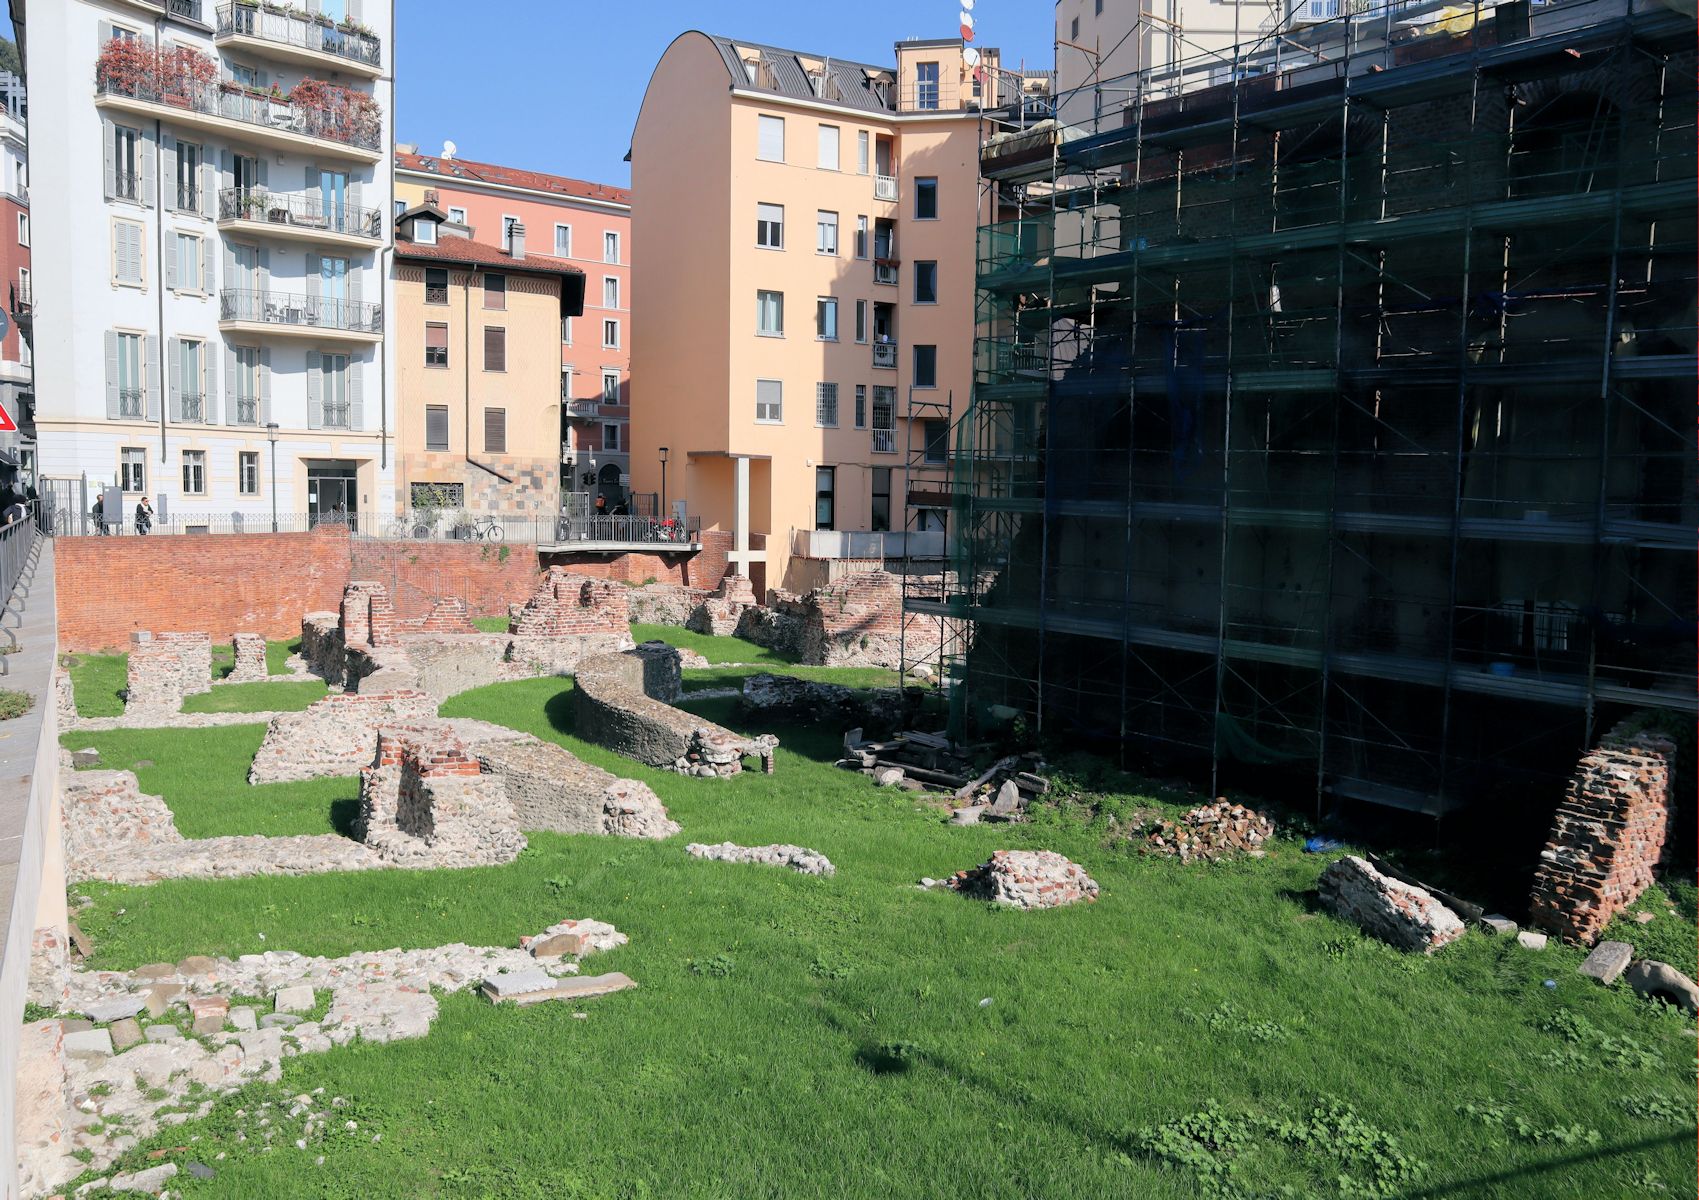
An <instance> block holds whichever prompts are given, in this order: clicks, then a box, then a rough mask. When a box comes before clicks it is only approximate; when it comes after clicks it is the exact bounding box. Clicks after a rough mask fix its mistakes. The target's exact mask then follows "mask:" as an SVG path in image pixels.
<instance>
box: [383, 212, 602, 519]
mask: <svg viewBox="0 0 1699 1200" xmlns="http://www.w3.org/2000/svg"><path fill="white" fill-rule="evenodd" d="M433 199H434V197H433ZM444 221H445V214H444V213H443V211H442V210H441V209H438V208H437V207H435V206H434V204H432V203H426V204H422V205H418V206H416V207H414V208H410V209H408V210H407V211H406V212H405V213H403V214H402V215H401V216H400V217H399V218H398V219H397V222H396V239H395V281H394V286H395V316H394V323H393V325H392V328H393V329H394V331H395V333H394V336H395V350H396V360H397V363H398V364H399V365H398V379H397V389H396V395H397V397H398V399H397V404H396V435H395V436H396V464H395V471H396V488H397V493H398V497H399V506H400V507H401V508H402V509H403V510H404V511H405V510H407V509H413V510H418V509H422V508H439V507H446V508H448V509H464V510H465V511H467V512H469V513H472V514H476V515H480V516H507V517H542V518H547V519H552V518H553V517H554V515H555V514H556V513H558V511H559V509H560V463H561V456H560V444H561V416H560V406H561V394H560V330H561V322H562V320H563V319H564V318H567V317H574V316H578V315H579V314H580V313H581V312H582V311H583V307H584V274H583V272H581V271H580V270H579V269H578V268H577V267H574V266H572V265H570V264H568V263H565V262H562V261H561V260H559V259H556V258H551V257H548V256H544V255H534V254H530V253H528V252H527V250H526V246H525V235H524V234H523V232H521V233H520V234H518V235H517V236H516V237H513V238H510V239H509V246H508V248H506V249H502V248H498V247H495V246H489V245H485V244H483V243H482V242H477V241H473V240H472V239H471V238H469V237H465V236H463V232H464V229H465V227H464V226H455V225H448V224H445V223H444ZM456 231H459V232H456Z"/></svg>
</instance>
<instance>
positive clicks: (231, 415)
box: [218, 346, 236, 425]
mask: <svg viewBox="0 0 1699 1200" xmlns="http://www.w3.org/2000/svg"><path fill="white" fill-rule="evenodd" d="M218 353H219V354H220V355H221V356H222V357H223V359H224V423H225V424H226V425H234V424H236V348H235V347H234V346H220V347H219V349H218Z"/></svg>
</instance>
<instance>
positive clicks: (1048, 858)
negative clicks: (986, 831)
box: [946, 850, 1098, 908]
mask: <svg viewBox="0 0 1699 1200" xmlns="http://www.w3.org/2000/svg"><path fill="white" fill-rule="evenodd" d="M946 884H947V886H949V887H951V888H954V889H955V890H956V891H958V892H960V893H962V894H963V895H964V896H973V897H974V898H976V899H979V900H990V901H992V902H993V903H996V904H1007V905H1009V906H1011V907H1013V908H1060V907H1061V906H1062V905H1064V904H1078V903H1079V902H1080V901H1081V900H1096V899H1097V893H1098V887H1097V881H1096V880H1095V879H1093V878H1092V877H1091V876H1090V875H1087V874H1086V873H1085V868H1084V867H1082V866H1080V865H1079V864H1078V863H1076V862H1070V861H1069V860H1068V859H1066V858H1064V857H1063V856H1062V855H1060V854H1057V853H1056V852H1055V851H1054V850H996V851H993V852H992V855H991V858H990V860H989V861H987V862H983V863H981V864H980V865H979V866H977V867H974V868H973V869H972V870H968V871H957V872H956V874H955V876H954V877H953V878H951V879H949V880H947V881H946Z"/></svg>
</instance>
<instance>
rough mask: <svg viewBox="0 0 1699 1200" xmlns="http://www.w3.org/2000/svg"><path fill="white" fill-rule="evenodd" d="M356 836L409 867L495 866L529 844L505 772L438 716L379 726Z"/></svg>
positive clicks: (364, 782)
mask: <svg viewBox="0 0 1699 1200" xmlns="http://www.w3.org/2000/svg"><path fill="white" fill-rule="evenodd" d="M354 836H355V837H356V838H357V839H359V840H360V841H362V842H364V843H366V845H368V846H370V847H371V848H372V849H374V850H376V851H377V852H378V854H379V855H380V856H381V857H382V858H383V859H384V861H385V862H387V863H390V864H392V865H395V866H405V867H471V866H494V865H498V864H501V863H508V862H512V861H513V860H514V859H515V858H517V857H518V856H519V852H520V851H521V850H523V849H524V848H525V835H524V834H522V833H520V832H519V825H518V822H517V821H516V820H515V818H514V815H513V806H512V805H511V804H509V803H508V800H507V792H506V789H505V788H504V787H503V785H502V781H501V779H500V778H498V777H497V776H495V775H486V774H485V773H484V772H483V769H482V768H481V767H480V765H479V763H478V756H477V755H476V754H474V753H473V752H472V751H471V750H470V749H469V748H468V747H467V746H466V744H465V743H464V742H462V741H461V740H460V739H459V738H458V737H456V736H454V734H453V733H452V732H450V731H449V730H447V729H446V728H445V727H443V726H441V725H440V724H437V723H435V722H432V723H429V724H424V725H419V726H415V727H412V728H408V727H388V728H385V729H383V730H381V731H380V732H379V733H378V748H377V754H376V756H375V757H374V759H373V761H372V763H371V765H370V766H368V767H366V768H365V769H364V770H362V771H361V772H360V811H359V815H358V816H357V817H356V818H355V821H354Z"/></svg>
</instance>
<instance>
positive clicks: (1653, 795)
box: [1528, 724, 1675, 945]
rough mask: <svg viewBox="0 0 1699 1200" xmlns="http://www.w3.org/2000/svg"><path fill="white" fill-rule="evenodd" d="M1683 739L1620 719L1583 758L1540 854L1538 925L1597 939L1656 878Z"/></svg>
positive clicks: (1534, 906) (1534, 904) (1575, 938)
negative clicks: (1678, 743) (1677, 745)
mask: <svg viewBox="0 0 1699 1200" xmlns="http://www.w3.org/2000/svg"><path fill="white" fill-rule="evenodd" d="M1674 761H1675V744H1674V743H1673V742H1672V741H1671V740H1670V739H1669V738H1667V737H1665V736H1663V735H1662V734H1659V733H1656V732H1653V731H1651V730H1642V731H1639V732H1634V733H1631V732H1629V731H1628V727H1627V726H1626V724H1624V725H1618V726H1617V727H1616V728H1615V729H1613V730H1612V731H1611V732H1610V733H1609V734H1607V735H1606V736H1605V737H1604V739H1603V740H1602V741H1601V742H1600V744H1599V745H1598V747H1596V748H1595V749H1593V750H1592V751H1590V752H1589V753H1588V754H1586V755H1585V756H1583V758H1582V759H1581V762H1580V763H1579V764H1578V765H1577V767H1576V769H1575V774H1574V776H1572V777H1571V779H1570V781H1569V787H1568V789H1567V791H1566V792H1565V795H1564V798H1563V801H1562V803H1560V804H1559V805H1558V809H1557V816H1556V818H1555V820H1554V822H1553V824H1552V831H1551V837H1550V839H1549V840H1548V841H1547V843H1546V848H1545V849H1544V850H1542V851H1541V852H1540V865H1539V867H1538V869H1537V870H1536V871H1535V873H1534V890H1533V895H1532V897H1531V898H1530V900H1529V905H1528V907H1529V912H1530V918H1531V923H1532V924H1533V925H1535V926H1537V927H1538V928H1540V929H1544V930H1546V931H1547V932H1548V933H1553V934H1556V935H1557V936H1558V937H1560V938H1562V939H1563V940H1565V941H1568V942H1579V943H1581V944H1582V945H1592V944H1593V942H1595V941H1596V940H1598V937H1599V934H1600V933H1602V932H1603V931H1604V928H1605V926H1606V925H1608V924H1610V921H1611V918H1612V917H1614V916H1616V914H1617V913H1619V912H1621V911H1622V910H1623V909H1625V908H1627V907H1628V906H1629V905H1631V904H1633V903H1634V902H1635V901H1636V900H1638V899H1639V898H1640V895H1641V893H1642V892H1644V891H1645V890H1646V888H1647V887H1648V886H1649V885H1650V884H1651V883H1652V879H1653V875H1652V871H1653V868H1654V867H1656V866H1657V864H1658V862H1659V860H1660V859H1661V858H1662V857H1663V851H1664V840H1665V838H1667V837H1668V835H1669V826H1670V775H1671V771H1672V768H1673V765H1674Z"/></svg>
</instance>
